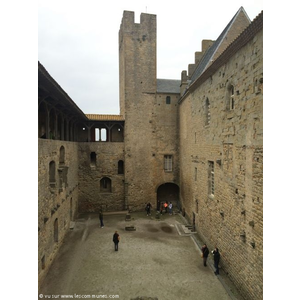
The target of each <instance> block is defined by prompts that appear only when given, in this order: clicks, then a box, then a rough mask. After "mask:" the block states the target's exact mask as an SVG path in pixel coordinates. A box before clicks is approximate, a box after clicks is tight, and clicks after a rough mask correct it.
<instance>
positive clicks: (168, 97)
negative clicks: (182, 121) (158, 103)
mask: <svg viewBox="0 0 300 300" xmlns="http://www.w3.org/2000/svg"><path fill="white" fill-rule="evenodd" d="M166 104H171V97H170V96H167V97H166Z"/></svg>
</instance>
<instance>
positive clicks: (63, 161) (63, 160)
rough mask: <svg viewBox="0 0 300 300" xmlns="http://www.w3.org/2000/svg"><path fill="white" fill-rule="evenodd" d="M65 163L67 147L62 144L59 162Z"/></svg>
mask: <svg viewBox="0 0 300 300" xmlns="http://www.w3.org/2000/svg"><path fill="white" fill-rule="evenodd" d="M64 163H65V147H64V146H61V147H60V149H59V164H60V165H63V164H64Z"/></svg>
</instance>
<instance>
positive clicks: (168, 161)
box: [164, 155, 173, 172]
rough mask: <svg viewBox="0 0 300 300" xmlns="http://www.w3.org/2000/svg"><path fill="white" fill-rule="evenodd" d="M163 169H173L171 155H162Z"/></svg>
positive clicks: (168, 170)
mask: <svg viewBox="0 0 300 300" xmlns="http://www.w3.org/2000/svg"><path fill="white" fill-rule="evenodd" d="M164 160H165V161H164V170H165V171H166V172H171V171H173V166H172V165H173V161H172V155H165V157H164Z"/></svg>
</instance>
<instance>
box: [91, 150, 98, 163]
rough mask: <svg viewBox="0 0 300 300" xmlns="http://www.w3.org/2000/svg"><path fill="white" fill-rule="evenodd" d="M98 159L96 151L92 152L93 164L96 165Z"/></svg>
mask: <svg viewBox="0 0 300 300" xmlns="http://www.w3.org/2000/svg"><path fill="white" fill-rule="evenodd" d="M96 160H97V155H96V152H91V154H90V163H91V166H96Z"/></svg>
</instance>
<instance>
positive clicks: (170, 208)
mask: <svg viewBox="0 0 300 300" xmlns="http://www.w3.org/2000/svg"><path fill="white" fill-rule="evenodd" d="M172 208H173V204H172V202H170V204H169V214H170V215H172V214H173V212H172Z"/></svg>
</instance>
